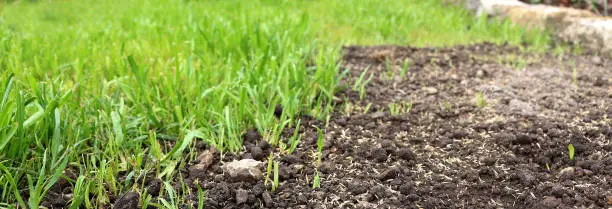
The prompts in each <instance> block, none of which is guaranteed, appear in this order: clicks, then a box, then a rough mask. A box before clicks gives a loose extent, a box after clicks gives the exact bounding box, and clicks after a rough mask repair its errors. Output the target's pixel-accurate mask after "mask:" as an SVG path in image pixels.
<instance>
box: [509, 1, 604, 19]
mask: <svg viewBox="0 0 612 209" xmlns="http://www.w3.org/2000/svg"><path fill="white" fill-rule="evenodd" d="M519 1H522V2H525V3H528V4H546V5H553V6H560V7H572V8H576V9H586V10H589V11H591V12H593V13H595V14H599V15H605V14H606V13H605V11H606V5H605V3H606V2H605V1H608V2H607V3H608V5H607V6H608V7H607V10H608V13H607V14H608V16H610V15H612V0H519ZM589 2H592V3H589Z"/></svg>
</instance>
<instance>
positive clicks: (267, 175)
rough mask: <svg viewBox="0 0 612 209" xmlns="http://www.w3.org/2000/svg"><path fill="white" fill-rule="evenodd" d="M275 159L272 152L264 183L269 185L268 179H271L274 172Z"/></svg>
mask: <svg viewBox="0 0 612 209" xmlns="http://www.w3.org/2000/svg"><path fill="white" fill-rule="evenodd" d="M273 160H274V154H273V153H270V156H269V157H268V169H266V179H265V181H264V185H268V181H269V180H270V174H271V173H272V161H273Z"/></svg>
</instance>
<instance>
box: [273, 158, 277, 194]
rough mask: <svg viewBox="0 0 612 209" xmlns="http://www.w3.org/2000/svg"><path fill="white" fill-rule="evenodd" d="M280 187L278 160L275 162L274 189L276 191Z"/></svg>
mask: <svg viewBox="0 0 612 209" xmlns="http://www.w3.org/2000/svg"><path fill="white" fill-rule="evenodd" d="M276 188H278V162H274V183H273V184H272V191H273V192H274V191H276Z"/></svg>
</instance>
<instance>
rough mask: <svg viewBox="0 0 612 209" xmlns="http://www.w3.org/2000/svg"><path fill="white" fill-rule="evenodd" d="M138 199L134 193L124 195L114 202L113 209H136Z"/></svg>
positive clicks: (138, 196)
mask: <svg viewBox="0 0 612 209" xmlns="http://www.w3.org/2000/svg"><path fill="white" fill-rule="evenodd" d="M139 199H140V195H138V193H136V192H128V193H125V194H123V196H121V198H119V199H118V200H117V201H116V202H115V204H114V205H113V209H136V208H138V201H139Z"/></svg>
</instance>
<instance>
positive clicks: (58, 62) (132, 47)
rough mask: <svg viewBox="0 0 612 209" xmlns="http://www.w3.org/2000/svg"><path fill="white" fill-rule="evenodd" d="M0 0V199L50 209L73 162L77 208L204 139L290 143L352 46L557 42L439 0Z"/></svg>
mask: <svg viewBox="0 0 612 209" xmlns="http://www.w3.org/2000/svg"><path fill="white" fill-rule="evenodd" d="M0 4H2V6H0V8H2V10H1V11H0V99H1V100H0V101H1V103H0V170H1V172H0V202H4V203H5V204H0V207H2V206H3V205H5V206H6V205H8V204H10V205H14V204H16V203H17V204H20V205H23V206H25V205H28V206H29V207H31V208H38V205H39V204H40V201H41V199H42V197H43V196H44V194H45V192H46V191H47V190H48V189H49V187H50V186H51V185H52V184H54V183H55V182H56V180H57V178H58V176H60V174H62V172H64V171H65V170H69V171H72V173H74V174H75V175H76V176H77V177H78V180H77V181H76V182H73V181H72V180H71V183H72V184H74V185H75V186H76V188H75V190H78V191H79V192H80V193H79V194H78V195H75V196H74V198H73V200H72V201H71V202H70V203H74V204H73V205H72V206H73V207H75V208H77V207H78V206H79V205H81V206H85V207H87V208H91V207H97V206H100V205H104V204H109V196H108V195H119V194H122V193H124V192H127V191H133V190H135V189H136V188H141V187H142V185H140V184H139V183H138V182H140V181H136V180H137V178H138V177H141V176H143V174H144V173H154V174H155V175H156V176H158V177H160V178H162V179H163V180H164V181H171V180H172V179H175V178H177V177H178V176H177V174H178V170H177V168H180V167H184V166H185V164H186V162H188V161H189V160H190V159H193V158H194V157H195V155H196V153H194V152H191V151H190V150H192V149H193V146H194V142H195V141H196V140H202V141H204V142H206V143H209V144H211V145H213V146H216V147H217V148H219V149H222V150H225V151H236V150H239V149H241V146H242V145H241V143H242V142H241V141H242V139H241V135H242V134H243V133H244V132H245V131H246V130H247V129H249V128H255V129H257V130H259V131H260V132H261V133H263V135H264V137H265V138H266V139H267V140H269V141H270V142H275V143H282V142H281V141H282V140H278V138H279V133H280V131H282V129H283V127H288V126H294V125H295V124H296V119H297V117H298V116H299V115H300V114H309V115H313V116H315V117H318V118H321V119H324V118H325V117H326V116H327V115H328V113H329V112H330V111H331V110H332V109H331V108H332V106H331V105H330V104H331V97H332V96H333V94H334V90H335V89H334V88H335V86H336V83H337V81H338V79H339V77H338V76H337V75H338V74H339V71H340V69H339V64H338V61H339V58H340V54H339V51H340V47H341V46H342V45H344V44H364V45H373V44H401V45H412V46H446V45H453V44H467V43H473V42H481V41H491V42H496V43H501V42H505V41H508V42H510V43H513V44H519V43H521V42H527V43H530V44H531V46H533V47H534V48H536V49H542V48H545V47H546V46H547V43H548V41H549V40H548V36H547V35H546V34H541V33H537V32H529V31H525V30H523V29H521V28H518V27H515V26H512V25H511V24H510V23H508V22H498V21H491V20H487V19H486V18H473V17H472V16H470V15H469V14H468V13H467V12H466V11H464V10H461V9H458V8H455V7H448V8H444V7H442V6H441V4H440V2H439V1H437V0H412V1H409V0H398V1H373V0H367V1H362V0H338V1H306V0H298V1H263V0H261V1H256V0H254V1H248V3H246V2H244V1H189V0H157V1H144V0H109V1H93V0H82V1H68V0H64V1H39V2H36V3H30V1H24V0H22V1H17V2H13V3H5V4H3V3H0ZM277 104H280V105H282V107H283V115H282V117H281V118H280V119H277V118H275V116H274V107H275V106H276V105H277ZM296 138H297V136H296ZM279 146H280V147H292V145H283V144H279ZM293 146H295V145H293ZM293 149H295V147H294V148H293ZM291 151H293V150H291ZM145 159H146V161H147V162H148V163H146V164H145V163H143V162H144V161H145ZM120 172H127V173H128V175H130V176H132V178H133V179H134V180H133V181H131V182H121V181H119V180H117V176H118V174H119V173H120ZM64 175H66V173H64ZM62 176H63V175H62ZM61 178H63V177H61ZM23 188H29V190H28V192H29V193H28V194H29V198H27V199H26V198H25V196H21V195H22V194H24V193H23V190H22V189H23ZM105 190H108V191H109V192H108V193H107V192H105ZM167 192H169V193H172V196H173V197H174V196H176V195H179V194H175V193H173V191H171V190H168V191H167ZM194 192H195V191H194ZM198 194H200V195H202V196H203V194H204V191H200V192H199V193H198ZM90 195H91V197H94V198H93V199H89V198H88V197H90ZM143 199H144V200H148V199H150V196H143ZM182 200H183V199H182V198H180V197H176V198H172V199H171V200H167V201H166V202H163V203H157V204H158V205H164V206H167V207H170V206H176V205H177V204H181V203H180V201H182ZM201 201H202V202H203V200H201Z"/></svg>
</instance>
